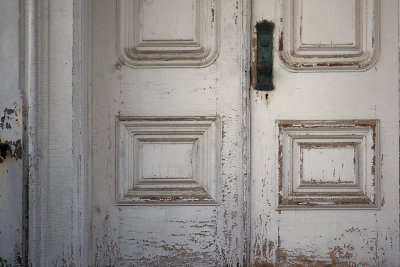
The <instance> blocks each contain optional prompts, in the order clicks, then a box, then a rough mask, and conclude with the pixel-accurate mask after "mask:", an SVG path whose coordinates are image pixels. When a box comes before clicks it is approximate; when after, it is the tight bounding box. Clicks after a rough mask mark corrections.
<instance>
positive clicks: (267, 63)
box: [255, 20, 275, 91]
mask: <svg viewBox="0 0 400 267" xmlns="http://www.w3.org/2000/svg"><path fill="white" fill-rule="evenodd" d="M274 28H275V25H274V24H273V23H271V22H268V21H266V20H264V21H262V22H259V23H257V24H256V30H257V84H256V88H255V89H256V90H260V91H270V90H273V89H274V85H273V83H272V74H273V72H272V66H273V53H272V49H273V33H274Z"/></svg>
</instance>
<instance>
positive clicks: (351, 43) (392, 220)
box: [250, 0, 400, 266]
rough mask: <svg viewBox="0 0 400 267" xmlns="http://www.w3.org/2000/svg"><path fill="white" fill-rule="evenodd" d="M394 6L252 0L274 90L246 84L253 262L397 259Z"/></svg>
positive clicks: (338, 0)
mask: <svg viewBox="0 0 400 267" xmlns="http://www.w3.org/2000/svg"><path fill="white" fill-rule="evenodd" d="M397 12H398V6H397V1H378V0H354V1H348V0H335V1H330V0H299V1H297V0H282V1H272V0H271V1H259V0H255V1H253V8H252V25H253V27H254V26H255V25H256V24H257V23H259V22H262V21H263V19H266V20H269V21H271V22H274V23H275V33H274V68H273V83H274V86H275V89H274V90H273V91H271V92H267V93H266V92H257V91H254V90H252V92H251V125H252V126H251V166H252V167H251V177H252V179H251V181H252V186H251V203H252V204H251V220H250V221H251V244H252V248H251V250H252V262H253V263H254V265H255V266H257V265H259V266H270V265H268V264H272V265H274V264H277V265H279V266H355V265H356V264H357V266H398V264H399V262H400V261H399V231H398V230H399V220H398V218H399V208H398V204H399V195H398V184H399V182H398V173H399V172H398V67H397V66H398V65H397V61H398V56H397V53H398V47H397V25H398V15H397ZM253 37H254V38H255V37H256V35H255V34H254V35H253ZM255 42H256V41H254V44H253V50H252V52H253V58H252V62H253V65H254V68H255V66H256V62H255V58H256V57H255V55H256V54H257V51H256V45H255V44H256V43H255ZM253 73H254V72H253ZM255 80H256V77H253V82H252V84H253V86H252V87H254V84H255Z"/></svg>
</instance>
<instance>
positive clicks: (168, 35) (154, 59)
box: [117, 0, 219, 68]
mask: <svg viewBox="0 0 400 267" xmlns="http://www.w3.org/2000/svg"><path fill="white" fill-rule="evenodd" d="M117 5H118V10H117V12H118V55H119V58H120V60H121V61H122V62H124V63H125V64H127V65H129V66H132V67H146V68H155V67H158V68H159V67H204V66H207V65H209V64H211V63H212V62H213V61H214V60H215V58H216V57H217V56H218V49H219V47H218V31H219V24H218V19H219V16H218V14H217V12H218V9H219V8H218V1H216V0H189V1H188V0H171V1H149V0H121V1H117Z"/></svg>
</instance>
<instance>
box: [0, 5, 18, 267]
mask: <svg viewBox="0 0 400 267" xmlns="http://www.w3.org/2000/svg"><path fill="white" fill-rule="evenodd" d="M19 8H20V5H19V2H18V1H8V0H2V1H0V42H1V45H0V81H1V83H0V142H2V143H8V144H10V147H11V150H10V151H9V152H7V156H6V157H5V158H2V159H0V257H1V258H2V259H5V260H7V261H8V262H9V263H11V264H13V265H14V264H21V262H22V237H23V231H24V229H23V226H22V212H23V210H22V209H23V205H22V203H23V202H22V201H23V194H22V190H23V176H22V175H23V174H22V136H23V126H22V123H23V118H22V91H21V88H22V86H23V84H21V81H20V65H19V58H20V50H19V47H20V42H21V40H20V37H19V32H20V30H22V31H23V29H20V25H19V23H20V21H19V12H20V10H19Z"/></svg>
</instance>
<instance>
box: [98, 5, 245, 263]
mask: <svg viewBox="0 0 400 267" xmlns="http://www.w3.org/2000/svg"><path fill="white" fill-rule="evenodd" d="M242 12H243V11H242V3H241V2H240V1H237V2H234V1H214V0H207V1H198V0H193V1H186V0H184V1H182V0H171V1H150V0H121V1H109V0H99V1H98V0H96V1H92V7H91V13H92V14H91V16H92V21H91V23H92V24H91V25H92V39H91V44H92V51H91V57H92V84H91V99H92V104H91V114H92V121H91V123H92V155H93V156H92V170H93V171H92V173H93V176H92V198H93V199H92V208H93V210H92V251H93V253H92V255H93V259H92V261H93V262H94V264H95V265H98V266H105V265H114V266H125V265H126V266H131V265H132V264H134V265H138V266H216V265H226V264H232V265H236V264H237V263H240V262H242V260H243V258H244V242H245V236H244V232H243V228H244V211H243V205H244V204H243V203H244V201H243V199H244V197H243V183H244V181H243V179H242V177H243V176H244V175H245V169H244V167H243V166H244V165H245V159H244V158H243V157H242V153H243V151H244V147H245V145H246V144H245V143H244V142H243V138H244V137H243V135H244V134H243V131H242V128H243V118H242V113H243V112H244V111H243V108H242V105H243V90H242V89H243V86H242V85H243V84H244V82H243V80H244V78H243V77H245V75H246V74H245V70H243V67H242V66H243V63H242V60H243V59H245V57H244V53H245V52H244V51H242V46H243V42H247V41H248V40H247V39H245V40H244V39H243V38H242V26H241V25H242V21H241V19H242V15H241V14H242ZM246 91H247V88H246Z"/></svg>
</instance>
